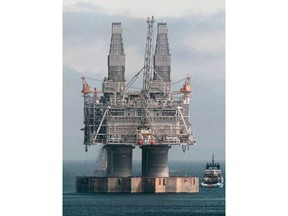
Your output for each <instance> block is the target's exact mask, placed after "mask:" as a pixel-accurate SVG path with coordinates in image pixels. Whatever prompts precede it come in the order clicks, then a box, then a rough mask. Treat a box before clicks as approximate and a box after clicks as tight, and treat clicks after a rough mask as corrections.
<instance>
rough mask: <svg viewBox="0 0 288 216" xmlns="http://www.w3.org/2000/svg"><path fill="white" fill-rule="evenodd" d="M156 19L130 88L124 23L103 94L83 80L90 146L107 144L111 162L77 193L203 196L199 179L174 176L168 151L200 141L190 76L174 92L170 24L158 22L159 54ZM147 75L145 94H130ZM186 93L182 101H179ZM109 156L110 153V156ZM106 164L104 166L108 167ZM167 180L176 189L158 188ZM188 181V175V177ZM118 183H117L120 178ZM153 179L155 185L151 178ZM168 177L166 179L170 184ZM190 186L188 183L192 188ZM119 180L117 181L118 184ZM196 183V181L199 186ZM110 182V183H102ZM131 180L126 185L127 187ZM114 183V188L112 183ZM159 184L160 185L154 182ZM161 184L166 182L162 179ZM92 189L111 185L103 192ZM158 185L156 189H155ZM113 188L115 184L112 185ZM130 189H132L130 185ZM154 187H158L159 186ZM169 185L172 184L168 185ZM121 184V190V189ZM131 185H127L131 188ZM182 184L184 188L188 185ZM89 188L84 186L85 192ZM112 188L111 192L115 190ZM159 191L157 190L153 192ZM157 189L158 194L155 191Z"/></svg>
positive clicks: (117, 27)
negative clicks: (138, 154) (192, 118)
mask: <svg viewBox="0 0 288 216" xmlns="http://www.w3.org/2000/svg"><path fill="white" fill-rule="evenodd" d="M154 22H155V20H154V17H153V16H152V18H149V17H148V18H147V19H146V23H147V35H146V48H145V57H144V67H143V68H142V69H141V70H140V71H139V72H138V73H137V74H136V75H135V76H134V77H133V78H132V79H131V80H130V81H129V82H128V84H127V85H126V86H125V81H126V80H125V54H124V46H123V39H122V28H121V23H112V36H111V43H110V50H109V55H108V77H105V78H104V79H103V83H102V92H99V91H97V90H96V88H94V89H93V90H92V89H90V86H89V85H88V83H87V82H86V80H85V78H82V82H83V91H82V93H83V97H84V128H83V131H84V145H85V147H86V150H87V149H88V147H89V146H90V145H100V146H102V149H101V151H100V152H101V155H100V156H99V158H101V160H102V159H103V158H105V159H106V162H103V161H101V163H98V164H105V168H106V170H104V169H103V167H104V166H103V167H102V168H101V173H102V174H103V175H104V178H103V175H102V177H101V179H100V177H99V178H97V177H94V178H92V179H90V180H89V181H93V182H90V183H89V184H88V183H87V179H86V180H85V178H84V177H79V178H77V188H78V189H77V191H80V192H81V191H82V192H85V191H90V192H91V190H92V189H93V191H92V192H96V191H99V192H103V190H104V191H106V192H110V191H113V190H115V191H114V192H117V191H119V192H125V190H126V189H127V188H126V189H125V190H124V189H123V188H125V187H126V186H127V185H128V186H129V185H130V186H129V187H130V188H128V189H127V191H128V192H153V191H154V192H156V191H157V190H163V191H162V192H179V191H180V192H181V191H182V192H197V190H198V183H197V182H198V178H197V177H189V178H190V180H191V181H190V180H189V182H190V183H189V182H188V183H187V181H186V180H185V181H184V177H183V179H182V178H181V177H179V178H180V179H179V180H177V182H179V181H180V182H182V181H183V185H182V183H179V185H182V186H183V188H184V189H183V188H182V189H179V188H177V187H178V186H177V185H178V183H177V184H176V180H173V177H169V167H168V151H169V149H170V148H171V147H172V146H173V145H175V146H182V149H183V150H184V149H186V146H188V145H194V144H195V143H196V142H195V140H194V137H193V135H192V132H191V128H190V123H189V103H190V101H189V97H190V93H191V87H190V79H191V78H190V77H186V78H185V83H184V85H183V87H182V88H181V89H180V90H179V91H177V92H171V78H170V77H171V55H170V49H169V43H168V29H167V23H166V22H162V23H158V24H157V37H156V46H155V52H154V45H153V41H154ZM141 72H143V86H142V89H141V90H138V91H130V90H129V87H131V86H132V84H133V82H134V81H135V80H136V79H137V78H138V76H139V74H140V73H141ZM175 94H181V95H182V96H181V97H177V98H176V97H174V95H175ZM135 147H139V148H140V149H141V151H142V176H141V177H131V176H132V151H133V149H134V148H135ZM104 154H105V155H104ZM102 162H103V163H102ZM157 178H162V179H163V182H165V181H167V183H168V182H169V181H171V183H169V185H171V184H172V185H174V186H173V188H172V187H169V188H168V187H167V188H166V186H165V187H164V185H166V183H165V184H164V183H163V187H162V186H161V189H159V188H158V189H157V188H156V186H155V181H156V180H157ZM185 178H186V179H187V178H188V177H185ZM115 179H116V180H117V182H116V183H115V182H114V183H111V182H113V181H114V180H115ZM149 179H150V180H151V181H150V180H149ZM164 179H165V180H164ZM192 179H193V182H194V183H193V185H188V186H189V187H188V186H187V185H186V186H185V187H184V185H185V184H192V183H191V182H192ZM116 180H115V181H116ZM195 180H196V183H195ZM100 181H107V182H106V183H103V182H102V183H99V182H100ZM122 181H123V182H124V181H128V182H126V183H125V184H124V183H123V184H122V183H121V182H122ZM109 182H110V183H111V185H110V183H109ZM151 182H154V183H151ZM159 182H161V180H159ZM87 184H88V185H91V184H92V185H93V184H94V185H103V184H104V185H106V186H105V188H106V189H107V190H106V189H103V188H101V187H100V186H94V187H93V188H92V189H91V188H90V189H89V188H88V186H87ZM151 184H152V185H151ZM109 185H110V186H109ZM124 185H126V186H125V187H124ZM153 185H154V186H153ZM167 185H168V184H167ZM120 186H121V187H120ZM128 186H127V187H128ZM182 186H181V187H182ZM82 187H84V188H82ZM109 188H110V189H109ZM151 188H154V189H151ZM123 190H124V191H123ZM151 190H152V191H151Z"/></svg>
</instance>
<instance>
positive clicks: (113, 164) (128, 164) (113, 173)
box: [106, 145, 133, 177]
mask: <svg viewBox="0 0 288 216" xmlns="http://www.w3.org/2000/svg"><path fill="white" fill-rule="evenodd" d="M132 149H133V147H132V146H123V145H121V146H115V145H113V146H112V145H110V146H106V150H107V176H108V177H128V176H132Z"/></svg>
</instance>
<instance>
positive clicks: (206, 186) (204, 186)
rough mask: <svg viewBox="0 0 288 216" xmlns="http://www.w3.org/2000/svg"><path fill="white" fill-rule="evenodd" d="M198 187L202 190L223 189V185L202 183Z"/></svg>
mask: <svg viewBox="0 0 288 216" xmlns="http://www.w3.org/2000/svg"><path fill="white" fill-rule="evenodd" d="M200 186H201V187H202V188H222V187H223V183H215V184H206V183H204V182H202V183H201V184H200Z"/></svg>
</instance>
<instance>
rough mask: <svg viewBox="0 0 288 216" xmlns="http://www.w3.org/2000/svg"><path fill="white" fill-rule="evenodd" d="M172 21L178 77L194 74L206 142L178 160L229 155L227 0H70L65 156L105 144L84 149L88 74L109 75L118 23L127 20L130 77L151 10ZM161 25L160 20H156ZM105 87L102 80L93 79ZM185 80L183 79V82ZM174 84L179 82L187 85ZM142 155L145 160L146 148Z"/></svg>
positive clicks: (139, 60)
mask: <svg viewBox="0 0 288 216" xmlns="http://www.w3.org/2000/svg"><path fill="white" fill-rule="evenodd" d="M152 15H154V17H155V19H156V22H157V21H159V22H162V21H163V20H165V21H166V22H167V25H168V38H169V45H170V51H171V56H172V62H171V68H172V69H171V70H172V72H171V77H172V82H175V81H177V80H179V79H181V78H184V77H185V76H186V75H187V74H190V75H192V96H191V105H190V107H191V124H192V130H193V132H194V134H195V138H196V140H197V142H198V144H197V145H196V146H192V147H191V148H190V150H189V152H186V153H185V154H184V155H183V153H182V150H181V149H180V147H173V148H172V149H171V150H170V152H169V158H170V159H171V160H178V159H179V160H180V159H185V160H186V159H187V160H190V159H191V160H210V157H211V154H212V153H215V155H216V159H219V160H223V159H224V158H225V7H224V1H223V0H220V1H215V0H199V1H197V0H178V1H162V0H161V1H151V0H146V1H142V0H141V1H132V0H122V1H114V0H112V1H111V0H110V1H104V0H103V1H100V0H99V1H91V0H89V1H76V0H75V1H74V0H69V1H68V0H67V1H66V0H64V2H63V71H64V72H63V73H64V75H63V94H64V95H63V125H64V128H63V135H64V139H63V141H64V145H63V154H64V159H79V160H82V159H85V158H86V156H87V157H88V158H89V159H94V158H96V152H97V148H96V147H95V146H92V147H90V148H89V152H88V155H86V154H85V152H84V146H83V144H82V143H83V132H81V131H80V128H82V127H83V98H82V96H81V88H82V86H81V79H80V77H81V76H82V75H86V76H88V77H94V78H98V79H102V78H103V77H104V76H107V73H108V72H107V71H108V70H107V55H108V52H109V44H110V39H111V23H112V22H121V23H122V30H123V31H122V32H123V33H122V36H123V43H124V51H125V54H126V74H125V75H126V80H127V81H128V80H129V79H130V78H131V77H132V76H133V75H134V74H135V73H137V72H138V71H139V70H140V69H141V68H142V67H143V64H144V50H145V38H146V30H147V29H146V28H147V24H146V21H145V20H146V17H147V16H152ZM155 27H156V25H155ZM90 84H91V85H92V86H93V87H94V86H96V87H97V88H99V89H101V83H100V82H95V81H92V82H91V81H90ZM179 85H181V84H179ZM179 85H175V86H173V87H174V89H175V90H176V89H178V88H180V86H179ZM134 152H135V155H134V159H137V158H138V159H140V158H141V157H140V151H139V149H138V148H136V149H135V150H134Z"/></svg>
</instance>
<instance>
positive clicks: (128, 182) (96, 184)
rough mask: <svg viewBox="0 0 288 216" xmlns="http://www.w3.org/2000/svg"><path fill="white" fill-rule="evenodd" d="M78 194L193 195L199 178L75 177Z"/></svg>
mask: <svg viewBox="0 0 288 216" xmlns="http://www.w3.org/2000/svg"><path fill="white" fill-rule="evenodd" d="M76 192H79V193H101V192H102V193H115V192H116V193H117V192H118V193H195V192H199V178H198V177H192V176H185V177H184V176H181V177H179V176H177V177H176V176H175V177H124V178H123V177H93V176H91V177H85V176H77V177H76Z"/></svg>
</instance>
